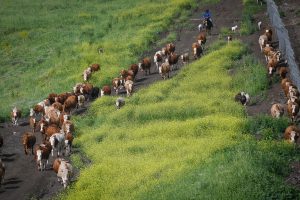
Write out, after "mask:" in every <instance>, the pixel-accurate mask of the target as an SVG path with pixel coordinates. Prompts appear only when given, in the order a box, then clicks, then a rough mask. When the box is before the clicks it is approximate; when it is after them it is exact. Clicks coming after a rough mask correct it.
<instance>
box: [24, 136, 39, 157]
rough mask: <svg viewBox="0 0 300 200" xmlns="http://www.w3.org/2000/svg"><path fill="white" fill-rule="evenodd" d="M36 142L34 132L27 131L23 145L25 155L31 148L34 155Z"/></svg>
mask: <svg viewBox="0 0 300 200" xmlns="http://www.w3.org/2000/svg"><path fill="white" fill-rule="evenodd" d="M35 142H36V137H35V136H34V135H33V133H30V132H26V133H24V134H23V136H22V143H23V146H24V152H25V155H27V154H28V150H29V149H31V153H32V155H33V154H34V153H33V146H34V145H35Z"/></svg>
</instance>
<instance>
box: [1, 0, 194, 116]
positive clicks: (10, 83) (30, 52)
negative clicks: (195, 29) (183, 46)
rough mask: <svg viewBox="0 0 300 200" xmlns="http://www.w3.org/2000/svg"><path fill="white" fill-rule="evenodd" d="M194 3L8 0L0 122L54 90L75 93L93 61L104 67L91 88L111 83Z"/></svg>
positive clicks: (3, 23)
mask: <svg viewBox="0 0 300 200" xmlns="http://www.w3.org/2000/svg"><path fill="white" fill-rule="evenodd" d="M195 5H196V4H195V1H193V0H174V1H167V2H161V1H152V0H143V1H138V0H129V1H125V0H117V1H94V0H93V1H82V0H79V1H66V0H64V1H58V0H50V1H41V0H37V1H34V2H32V1H29V0H24V1H23V0H22V1H21V0H13V1H2V2H1V7H0V24H1V29H0V38H1V40H0V49H1V51H0V65H1V68H0V74H1V76H0V78H1V84H0V98H1V103H0V109H1V112H0V119H1V120H4V119H6V118H7V117H8V115H9V112H10V110H11V108H12V107H13V106H17V107H19V108H21V109H22V111H23V113H24V114H28V112H29V108H30V107H31V106H33V105H34V104H36V103H38V102H40V101H41V100H43V99H44V98H46V97H47V96H48V94H49V93H53V92H54V93H62V92H66V91H71V89H72V87H73V86H74V85H75V84H76V83H77V82H82V77H81V74H82V72H83V70H84V69H85V68H87V66H89V64H92V63H100V65H101V71H100V72H97V73H95V74H93V75H92V79H91V83H92V84H94V85H96V86H100V87H101V86H102V85H104V84H110V82H111V79H112V78H114V77H115V76H117V74H118V72H119V71H120V69H124V68H128V67H129V65H130V64H132V63H137V62H138V60H139V59H140V56H141V55H142V53H143V52H144V51H145V50H148V49H149V47H150V45H152V44H154V43H156V42H157V41H158V36H159V33H161V32H162V31H164V30H166V29H167V28H168V26H169V25H170V24H171V23H172V20H173V19H176V18H175V17H177V18H179V19H180V20H184V19H185V18H186V16H187V13H188V12H187V11H186V10H188V9H192V8H193V7H195ZM169 39H174V36H172V37H170V38H169ZM98 48H103V49H104V54H101V55H99V54H98ZM120 58H122V59H120Z"/></svg>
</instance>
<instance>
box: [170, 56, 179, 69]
mask: <svg viewBox="0 0 300 200" xmlns="http://www.w3.org/2000/svg"><path fill="white" fill-rule="evenodd" d="M179 57H180V55H177V54H176V53H173V54H171V55H169V56H168V62H169V64H170V66H171V71H172V70H174V69H178V59H179Z"/></svg>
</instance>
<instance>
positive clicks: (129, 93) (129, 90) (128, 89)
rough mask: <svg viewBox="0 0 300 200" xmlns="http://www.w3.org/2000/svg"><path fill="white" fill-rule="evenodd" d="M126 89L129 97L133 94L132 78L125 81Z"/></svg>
mask: <svg viewBox="0 0 300 200" xmlns="http://www.w3.org/2000/svg"><path fill="white" fill-rule="evenodd" d="M125 89H126V92H127V96H128V97H129V96H130V95H131V94H132V90H133V81H131V80H127V81H126V82H125Z"/></svg>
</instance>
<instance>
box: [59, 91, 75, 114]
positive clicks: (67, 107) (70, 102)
mask: <svg viewBox="0 0 300 200" xmlns="http://www.w3.org/2000/svg"><path fill="white" fill-rule="evenodd" d="M77 102H78V101H77V97H76V96H75V95H72V96H69V97H68V98H67V100H66V101H65V103H64V105H63V112H66V113H71V110H72V109H74V108H76V107H77Z"/></svg>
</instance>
